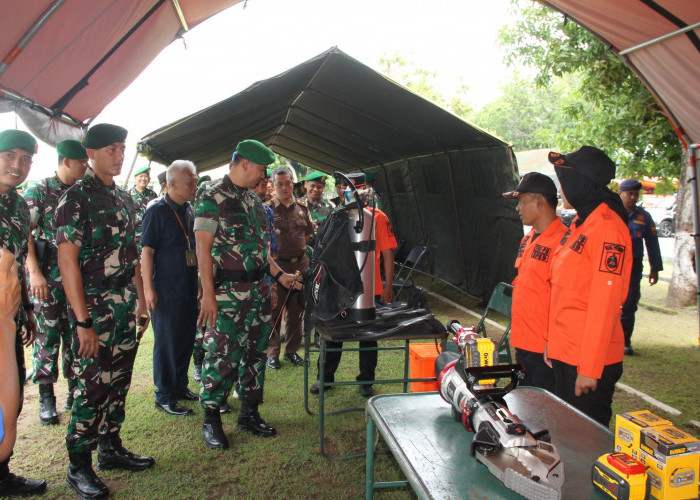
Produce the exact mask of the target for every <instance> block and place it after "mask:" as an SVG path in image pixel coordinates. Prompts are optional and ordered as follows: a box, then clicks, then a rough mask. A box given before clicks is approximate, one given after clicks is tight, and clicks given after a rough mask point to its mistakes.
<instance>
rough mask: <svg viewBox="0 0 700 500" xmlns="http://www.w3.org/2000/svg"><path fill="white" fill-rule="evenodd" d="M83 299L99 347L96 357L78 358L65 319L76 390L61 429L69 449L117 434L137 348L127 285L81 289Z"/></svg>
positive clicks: (132, 300) (132, 301)
mask: <svg viewBox="0 0 700 500" xmlns="http://www.w3.org/2000/svg"><path fill="white" fill-rule="evenodd" d="M85 297H86V299H87V307H88V311H90V317H91V318H92V320H93V322H94V328H95V331H96V332H97V335H98V337H99V342H100V345H99V350H98V353H97V356H95V357H94V358H90V359H86V358H81V357H80V356H79V355H78V348H79V343H78V336H77V333H76V325H75V319H74V318H71V331H72V332H74V333H73V336H72V342H71V348H72V351H73V364H72V368H73V373H74V375H75V376H76V378H77V388H76V392H75V401H74V402H73V408H72V411H71V418H70V423H69V424H68V430H67V433H66V448H67V449H68V452H69V453H84V452H88V451H91V450H94V449H95V447H96V445H97V437H98V434H115V433H119V431H120V429H121V425H122V423H123V422H124V404H125V401H126V395H127V393H128V392H129V386H130V385H131V372H132V369H133V367H134V359H135V358H136V350H137V347H138V344H137V341H136V318H135V315H134V310H135V306H136V302H135V301H136V293H135V292H134V291H133V288H132V286H131V285H130V286H129V287H127V288H123V289H120V290H109V291H104V290H102V291H100V290H94V289H86V290H85Z"/></svg>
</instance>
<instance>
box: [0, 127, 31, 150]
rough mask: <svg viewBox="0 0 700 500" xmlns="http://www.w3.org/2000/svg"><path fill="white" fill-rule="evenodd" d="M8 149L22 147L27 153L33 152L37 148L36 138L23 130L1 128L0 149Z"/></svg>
mask: <svg viewBox="0 0 700 500" xmlns="http://www.w3.org/2000/svg"><path fill="white" fill-rule="evenodd" d="M10 149H23V150H25V151H26V152H28V153H31V154H35V153H36V150H37V143H36V139H34V137H32V134H29V133H27V132H25V131H24V130H14V129H10V130H3V131H2V132H0V151H9V150H10Z"/></svg>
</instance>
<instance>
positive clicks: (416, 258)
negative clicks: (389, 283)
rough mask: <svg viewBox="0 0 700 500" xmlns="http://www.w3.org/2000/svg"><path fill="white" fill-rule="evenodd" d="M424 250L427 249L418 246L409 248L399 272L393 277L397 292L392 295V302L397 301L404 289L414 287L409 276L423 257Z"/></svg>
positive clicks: (423, 246)
mask: <svg viewBox="0 0 700 500" xmlns="http://www.w3.org/2000/svg"><path fill="white" fill-rule="evenodd" d="M426 250H427V247H426V246H425V245H418V246H415V247H413V248H411V251H410V252H408V255H407V256H406V259H405V260H404V261H403V263H402V264H401V267H400V268H399V271H398V272H397V273H396V275H395V276H394V288H398V289H399V291H398V292H396V294H395V295H394V300H398V298H399V295H401V292H402V291H403V289H404V288H405V287H407V286H408V287H412V286H415V285H414V283H413V280H412V279H411V275H412V274H413V270H414V269H415V268H416V266H417V265H418V263H419V262H420V261H421V259H422V258H423V256H424V255H425V252H426ZM404 272H405V275H404Z"/></svg>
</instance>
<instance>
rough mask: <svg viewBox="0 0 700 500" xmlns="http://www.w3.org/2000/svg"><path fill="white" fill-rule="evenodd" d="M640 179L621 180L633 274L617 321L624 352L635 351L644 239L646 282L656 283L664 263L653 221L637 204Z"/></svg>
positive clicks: (621, 193) (640, 187)
mask: <svg viewBox="0 0 700 500" xmlns="http://www.w3.org/2000/svg"><path fill="white" fill-rule="evenodd" d="M641 189H642V183H641V182H639V181H638V180H637V179H625V180H624V181H622V182H621V183H620V198H622V203H623V205H625V208H626V209H627V226H628V227H629V229H630V236H631V237H632V257H633V259H632V276H631V277H630V289H629V293H628V294H627V300H626V301H625V304H624V305H623V306H622V316H621V317H620V322H621V323H622V329H623V330H624V332H625V354H634V350H633V349H632V342H631V339H632V332H633V331H634V313H635V312H636V311H637V304H638V303H639V297H640V296H641V292H640V288H639V285H640V282H641V281H642V267H643V264H644V244H645V243H646V247H647V254H648V255H649V266H650V270H649V284H650V285H652V286H653V285H655V284H656V283H657V281H659V271H662V270H663V268H664V266H663V263H662V262H661V250H659V237H658V236H657V235H656V225H655V224H654V220H653V219H652V218H651V215H649V212H647V211H646V210H644V209H643V208H642V207H639V206H637V202H638V201H639V192H640V190H641Z"/></svg>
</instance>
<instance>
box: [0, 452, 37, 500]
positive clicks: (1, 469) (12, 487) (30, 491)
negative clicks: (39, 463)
mask: <svg viewBox="0 0 700 500" xmlns="http://www.w3.org/2000/svg"><path fill="white" fill-rule="evenodd" d="M9 463H10V459H9V458H7V459H6V460H4V461H2V462H0V497H3V498H4V497H28V496H31V495H40V494H42V493H43V492H45V491H46V481H44V480H43V479H27V478H25V477H22V476H16V475H14V474H12V473H11V472H10V467H9Z"/></svg>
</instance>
